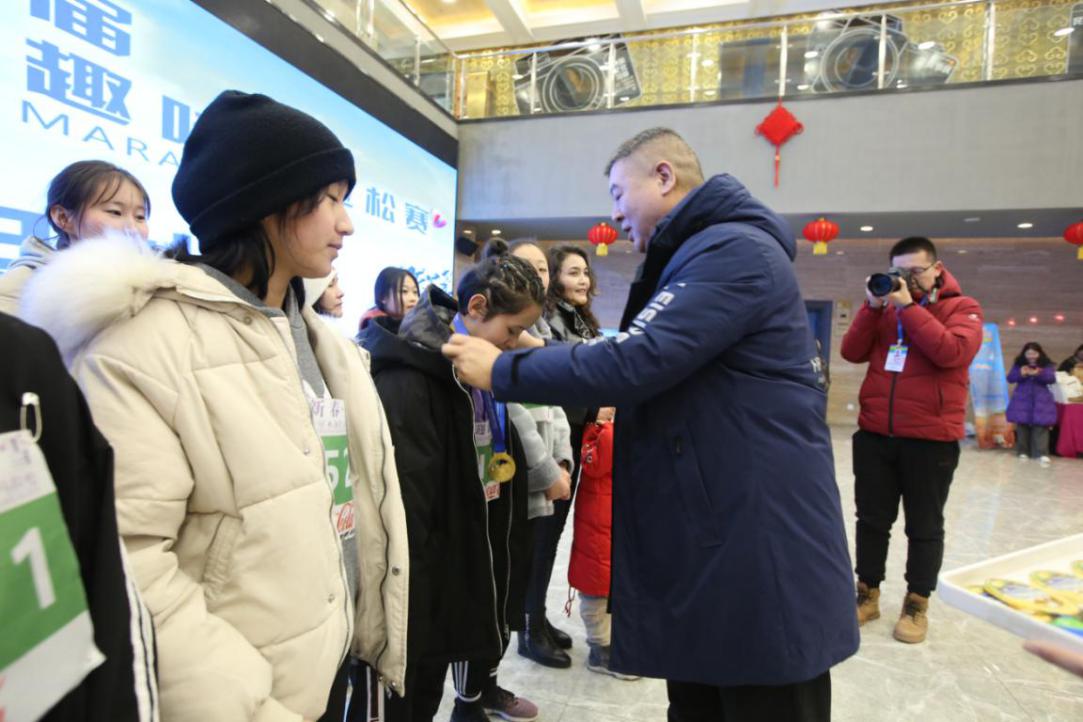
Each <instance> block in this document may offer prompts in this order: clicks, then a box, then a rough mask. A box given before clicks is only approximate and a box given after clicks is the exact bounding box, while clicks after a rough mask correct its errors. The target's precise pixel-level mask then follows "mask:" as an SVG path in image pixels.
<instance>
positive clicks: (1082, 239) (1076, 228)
mask: <svg viewBox="0 0 1083 722" xmlns="http://www.w3.org/2000/svg"><path fill="white" fill-rule="evenodd" d="M1064 240H1066V241H1068V242H1069V243H1071V244H1072V245H1073V246H1079V250H1078V251H1076V254H1075V257H1076V258H1077V259H1079V260H1080V261H1083V221H1080V222H1079V223H1073V224H1072V225H1070V226H1068V227H1067V228H1065V229H1064Z"/></svg>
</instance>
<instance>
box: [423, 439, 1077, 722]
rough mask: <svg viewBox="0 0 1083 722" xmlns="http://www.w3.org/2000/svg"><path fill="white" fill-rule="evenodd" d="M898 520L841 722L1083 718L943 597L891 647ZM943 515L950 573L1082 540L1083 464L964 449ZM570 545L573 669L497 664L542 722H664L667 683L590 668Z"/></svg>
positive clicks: (1064, 681)
mask: <svg viewBox="0 0 1083 722" xmlns="http://www.w3.org/2000/svg"><path fill="white" fill-rule="evenodd" d="M851 431H852V430H849V429H844V428H839V429H835V430H834V432H833V436H834V443H835V458H836V462H837V467H838V470H839V473H838V481H839V487H840V489H841V492H842V500H843V511H844V514H845V515H846V519H847V526H848V529H847V531H848V533H849V534H850V536H851V553H852V551H853V549H852V544H853V542H852V534H853V528H852V527H853V524H852V521H851V520H852V519H853V513H854V507H853V475H852V474H851V473H850V433H851ZM899 516H900V519H899V521H898V523H897V525H896V527H895V530H894V533H893V541H894V542H895V543H893V544H892V547H891V553H890V556H889V559H888V579H887V581H886V582H885V583H884V585H883V587H882V590H883V595H884V599H883V601H882V603H881V608H882V609H883V611H884V616H883V617H882V618H881V619H879V620H877V621H875V622H871V623H870V624H868V625H866V627H864V628H863V629H862V640H861V650H860V651H859V652H858V654H857V655H856V656H855V657H853V658H851V659H849V660H847V661H846V662H844V663H843V664H841V665H839V666H838V667H836V668H835V669H834V670H833V672H832V680H833V719H835V720H838V721H839V722H850V721H853V722H858V721H861V722H867V721H869V720H920V722H941V721H944V722H949V721H950V722H963V721H966V720H974V721H975V722H977V721H979V720H980V721H982V722H986V721H989V720H1058V721H1059V720H1065V721H1068V720H1083V680H1079V679H1077V678H1075V677H1072V676H1071V675H1069V674H1068V673H1066V672H1062V671H1061V670H1059V669H1057V668H1055V667H1051V666H1049V665H1047V664H1046V663H1045V662H1043V661H1041V660H1039V659H1037V658H1035V657H1032V656H1031V655H1029V654H1027V653H1026V652H1024V651H1023V650H1022V648H1021V646H1022V640H1020V639H1019V638H1017V637H1014V636H1013V635H1011V634H1009V633H1007V632H1004V631H1001V630H1000V629H999V628H997V627H993V626H992V625H989V624H987V623H985V622H983V621H981V620H978V619H975V618H973V617H970V616H968V615H967V614H964V613H963V612H960V611H958V610H956V609H954V608H952V607H949V606H947V605H946V604H944V603H942V602H941V601H940V600H939V599H938V598H937V597H936V596H935V595H934V597H933V600H932V602H931V608H930V613H929V619H930V631H929V637H928V639H927V641H926V642H925V643H924V644H921V645H916V646H908V645H904V644H900V643H898V642H896V641H894V640H893V639H892V637H891V630H892V627H893V625H894V620H895V618H896V614H897V609H898V606H899V605H901V602H902V597H903V594H904V593H905V590H906V587H905V583H904V582H903V578H902V577H903V569H904V564H905V544H900V543H899V541H900V540H903V539H905V537H904V536H903V532H902V524H903V522H902V518H901V517H902V514H901V513H900V515H899ZM946 516H947V542H946V544H947V549H946V553H945V559H944V568H945V569H953V568H956V567H960V566H963V565H966V564H970V563H973V562H977V561H981V560H982V559H986V558H989V557H992V556H997V555H1000V554H1006V553H1008V552H1011V551H1014V550H1016V549H1021V548H1025V547H1028V546H1033V545H1035V544H1040V543H1042V542H1046V541H1051V540H1053V539H1057V538H1059V537H1063V536H1067V535H1069V534H1075V533H1079V532H1083V460H1071V459H1060V458H1056V457H1054V459H1053V465H1052V467H1051V468H1048V469H1042V468H1040V467H1039V466H1038V464H1037V462H1034V461H1027V462H1023V461H1019V460H1018V459H1016V458H1015V456H1014V455H1013V454H1012V453H1010V452H1008V451H980V450H978V449H977V448H976V447H974V446H973V445H970V444H967V445H964V449H963V454H962V459H961V461H960V464H959V470H958V471H957V473H956V475H955V481H954V483H953V485H952V489H951V496H950V498H949V500H948V507H947V514H946ZM570 528H571V526H570V524H569V527H568V531H569V532H570ZM570 541H571V540H570V533H565V535H564V537H563V538H562V540H561V547H560V554H559V556H558V558H557V568H556V571H555V572H554V574H553V584H552V586H551V588H550V590H549V609H550V620H552V621H553V622H554V623H555V624H556V625H557V626H559V627H561V628H562V629H564V630H566V631H567V632H568V633H569V634H571V635H572V636H573V637H574V639H575V646H574V647H573V649H572V650H571V655H572V660H573V666H572V668H571V669H568V670H553V669H546V668H543V667H540V666H538V665H536V664H534V663H532V662H529V661H527V660H526V659H524V658H522V657H520V656H519V655H518V654H516V652H515V649H514V641H513V643H512V644H513V646H512V649H511V650H509V651H508V654H507V656H506V657H505V659H504V662H503V663H502V665H501V668H500V682H501V685H502V686H504V687H506V688H508V689H510V690H512V691H514V692H516V693H517V694H521V695H523V696H525V697H527V698H529V699H531V700H533V701H534V702H535V703H537V704H538V706H539V707H540V708H541V714H540V716H539V717H538V719H539V720H541V721H543V722H558V721H560V722H617V721H618V720H619V721H621V722H627V721H628V720H651V721H664V720H665V716H666V694H665V684H664V683H663V682H661V681H659V680H654V679H644V680H639V681H637V682H622V681H618V680H615V679H612V678H609V677H606V676H602V675H598V674H595V673H593V672H590V671H588V670H587V669H586V667H585V664H584V662H585V654H586V651H585V648H586V644H585V641H584V637H583V627H582V623H581V622H580V620H579V616H578V610H577V609H576V610H573V615H572V617H571V618H570V619H569V618H566V617H564V616H563V613H562V610H563V608H564V602H565V600H566V599H567V593H568V586H567V562H568V551H569V549H570ZM453 695H454V693H453V691H452V688H451V684H450V676H449V678H448V685H447V689H446V693H445V695H444V703H443V705H442V707H441V710H440V714H439V715H438V717H437V719H438V720H441V721H442V720H446V719H448V717H449V716H450V713H451V712H450V710H451V706H452V698H453ZM780 722H784V721H780Z"/></svg>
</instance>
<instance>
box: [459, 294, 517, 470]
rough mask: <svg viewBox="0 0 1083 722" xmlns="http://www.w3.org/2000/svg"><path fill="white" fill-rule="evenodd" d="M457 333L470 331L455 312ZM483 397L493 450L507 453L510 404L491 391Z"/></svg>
mask: <svg viewBox="0 0 1083 722" xmlns="http://www.w3.org/2000/svg"><path fill="white" fill-rule="evenodd" d="M452 326H454V328H455V331H456V332H457V333H461V334H463V335H464V336H469V335H470V332H469V331H467V330H466V324H465V323H463V319H462V316H460V315H459V314H455V319H454V320H453V321H452ZM478 391H479V393H480V394H481V398H482V400H483V401H484V403H485V420H486V421H488V422H489V430H490V431H491V432H492V435H493V452H494V453H497V454H503V453H506V452H507V450H508V443H507V433H506V429H507V427H508V405H507V404H505V403H503V402H501V401H497V400H496V399H494V398H493V394H492V392H491V391H481V390H480V389H479V390H478Z"/></svg>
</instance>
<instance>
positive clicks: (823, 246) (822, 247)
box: [803, 218, 839, 256]
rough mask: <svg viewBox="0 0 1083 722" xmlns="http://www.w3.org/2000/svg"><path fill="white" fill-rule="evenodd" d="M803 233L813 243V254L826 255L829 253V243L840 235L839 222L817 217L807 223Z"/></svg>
mask: <svg viewBox="0 0 1083 722" xmlns="http://www.w3.org/2000/svg"><path fill="white" fill-rule="evenodd" d="M803 234H804V236H805V239H806V240H808V241H811V242H812V244H813V245H812V255H814V256H824V255H827V244H828V243H830V242H831V241H833V240H835V239H836V238H837V237H838V235H839V224H838V223H834V222H832V221H829V220H827V219H826V218H817V219H816V220H814V221H811V222H810V223H807V224H806V225H805V230H804V231H803Z"/></svg>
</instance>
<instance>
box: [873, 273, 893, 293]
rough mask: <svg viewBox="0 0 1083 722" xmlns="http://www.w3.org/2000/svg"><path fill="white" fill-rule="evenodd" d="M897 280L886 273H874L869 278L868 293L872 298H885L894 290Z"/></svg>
mask: <svg viewBox="0 0 1083 722" xmlns="http://www.w3.org/2000/svg"><path fill="white" fill-rule="evenodd" d="M898 283H899V279H898V278H896V277H895V276H889V275H888V274H886V273H874V274H872V275H871V276H869V283H868V288H869V293H871V294H872V295H874V296H886V295H888V294H889V293H891V292H892V291H894V290H895V288H896V287H897V284H898Z"/></svg>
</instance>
